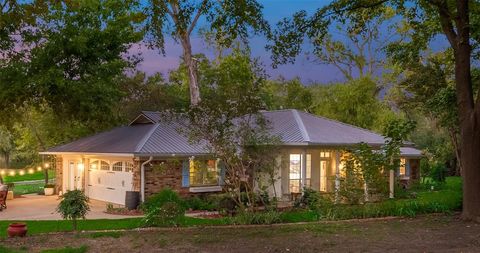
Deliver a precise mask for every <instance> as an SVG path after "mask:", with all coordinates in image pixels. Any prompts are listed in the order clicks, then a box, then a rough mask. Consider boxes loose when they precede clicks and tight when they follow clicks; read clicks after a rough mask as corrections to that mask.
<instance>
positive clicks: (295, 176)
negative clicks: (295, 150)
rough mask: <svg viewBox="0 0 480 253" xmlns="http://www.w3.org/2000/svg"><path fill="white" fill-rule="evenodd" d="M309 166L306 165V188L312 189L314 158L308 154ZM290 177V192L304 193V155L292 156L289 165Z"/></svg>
mask: <svg viewBox="0 0 480 253" xmlns="http://www.w3.org/2000/svg"><path fill="white" fill-rule="evenodd" d="M306 160H307V164H306V166H305V167H306V175H305V176H306V177H305V179H306V180H305V186H306V187H310V186H311V184H310V181H311V176H312V156H311V155H310V154H307V159H306ZM289 176H290V183H289V189H290V192H294V193H298V192H301V191H302V184H301V181H302V155H301V154H290V165H289Z"/></svg>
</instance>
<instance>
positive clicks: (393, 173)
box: [389, 170, 395, 199]
mask: <svg viewBox="0 0 480 253" xmlns="http://www.w3.org/2000/svg"><path fill="white" fill-rule="evenodd" d="M394 181H395V171H394V170H390V194H389V195H390V196H389V197H390V198H391V199H393V198H394V189H395V187H394Z"/></svg>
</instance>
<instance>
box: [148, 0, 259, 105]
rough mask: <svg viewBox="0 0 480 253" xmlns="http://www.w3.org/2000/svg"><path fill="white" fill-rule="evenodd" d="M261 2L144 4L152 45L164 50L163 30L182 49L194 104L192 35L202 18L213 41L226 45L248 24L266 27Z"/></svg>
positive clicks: (196, 86)
mask: <svg viewBox="0 0 480 253" xmlns="http://www.w3.org/2000/svg"><path fill="white" fill-rule="evenodd" d="M261 10H262V6H261V5H260V4H258V3H257V2H256V1H255V0H247V1H237V0H229V1H213V0H201V1H188V0H173V1H166V0H150V1H149V5H148V7H147V13H148V17H149V18H148V30H149V33H150V35H151V43H150V44H151V46H154V47H157V48H158V49H160V51H161V52H162V53H163V54H164V53H165V49H164V46H165V34H167V33H168V34H170V35H171V36H172V37H173V39H174V40H175V41H176V42H179V43H180V44H181V46H182V49H183V62H184V64H185V66H186V68H187V70H188V80H189V90H190V101H191V105H192V106H196V105H197V104H198V103H199V102H200V101H201V98H200V87H199V80H198V70H197V62H196V59H195V57H194V56H193V51H192V43H191V35H192V32H194V31H195V29H197V27H198V26H199V20H200V19H201V18H204V19H205V21H206V22H207V23H208V30H210V31H213V33H214V34H215V38H216V41H218V42H220V43H221V44H223V45H226V46H229V45H231V43H232V42H233V41H234V40H235V39H237V38H242V39H244V40H246V39H247V38H248V35H249V28H252V29H253V31H254V32H255V33H258V32H265V31H268V24H267V22H266V21H265V20H264V19H263V17H262V11H261Z"/></svg>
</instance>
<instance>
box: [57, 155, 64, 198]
mask: <svg viewBox="0 0 480 253" xmlns="http://www.w3.org/2000/svg"><path fill="white" fill-rule="evenodd" d="M62 187H63V158H62V157H61V156H59V155H57V156H55V192H56V193H57V194H58V193H59V192H60V191H63V189H62Z"/></svg>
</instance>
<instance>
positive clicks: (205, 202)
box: [185, 196, 219, 211]
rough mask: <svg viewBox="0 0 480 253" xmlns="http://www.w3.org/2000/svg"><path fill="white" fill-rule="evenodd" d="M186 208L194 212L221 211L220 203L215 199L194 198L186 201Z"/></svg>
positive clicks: (205, 197) (207, 197) (206, 197)
mask: <svg viewBox="0 0 480 253" xmlns="http://www.w3.org/2000/svg"><path fill="white" fill-rule="evenodd" d="M185 207H186V208H187V209H192V210H208V211H214V210H218V209H219V203H218V200H217V199H216V198H215V197H210V196H200V197H198V196H193V197H189V198H186V199H185Z"/></svg>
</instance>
